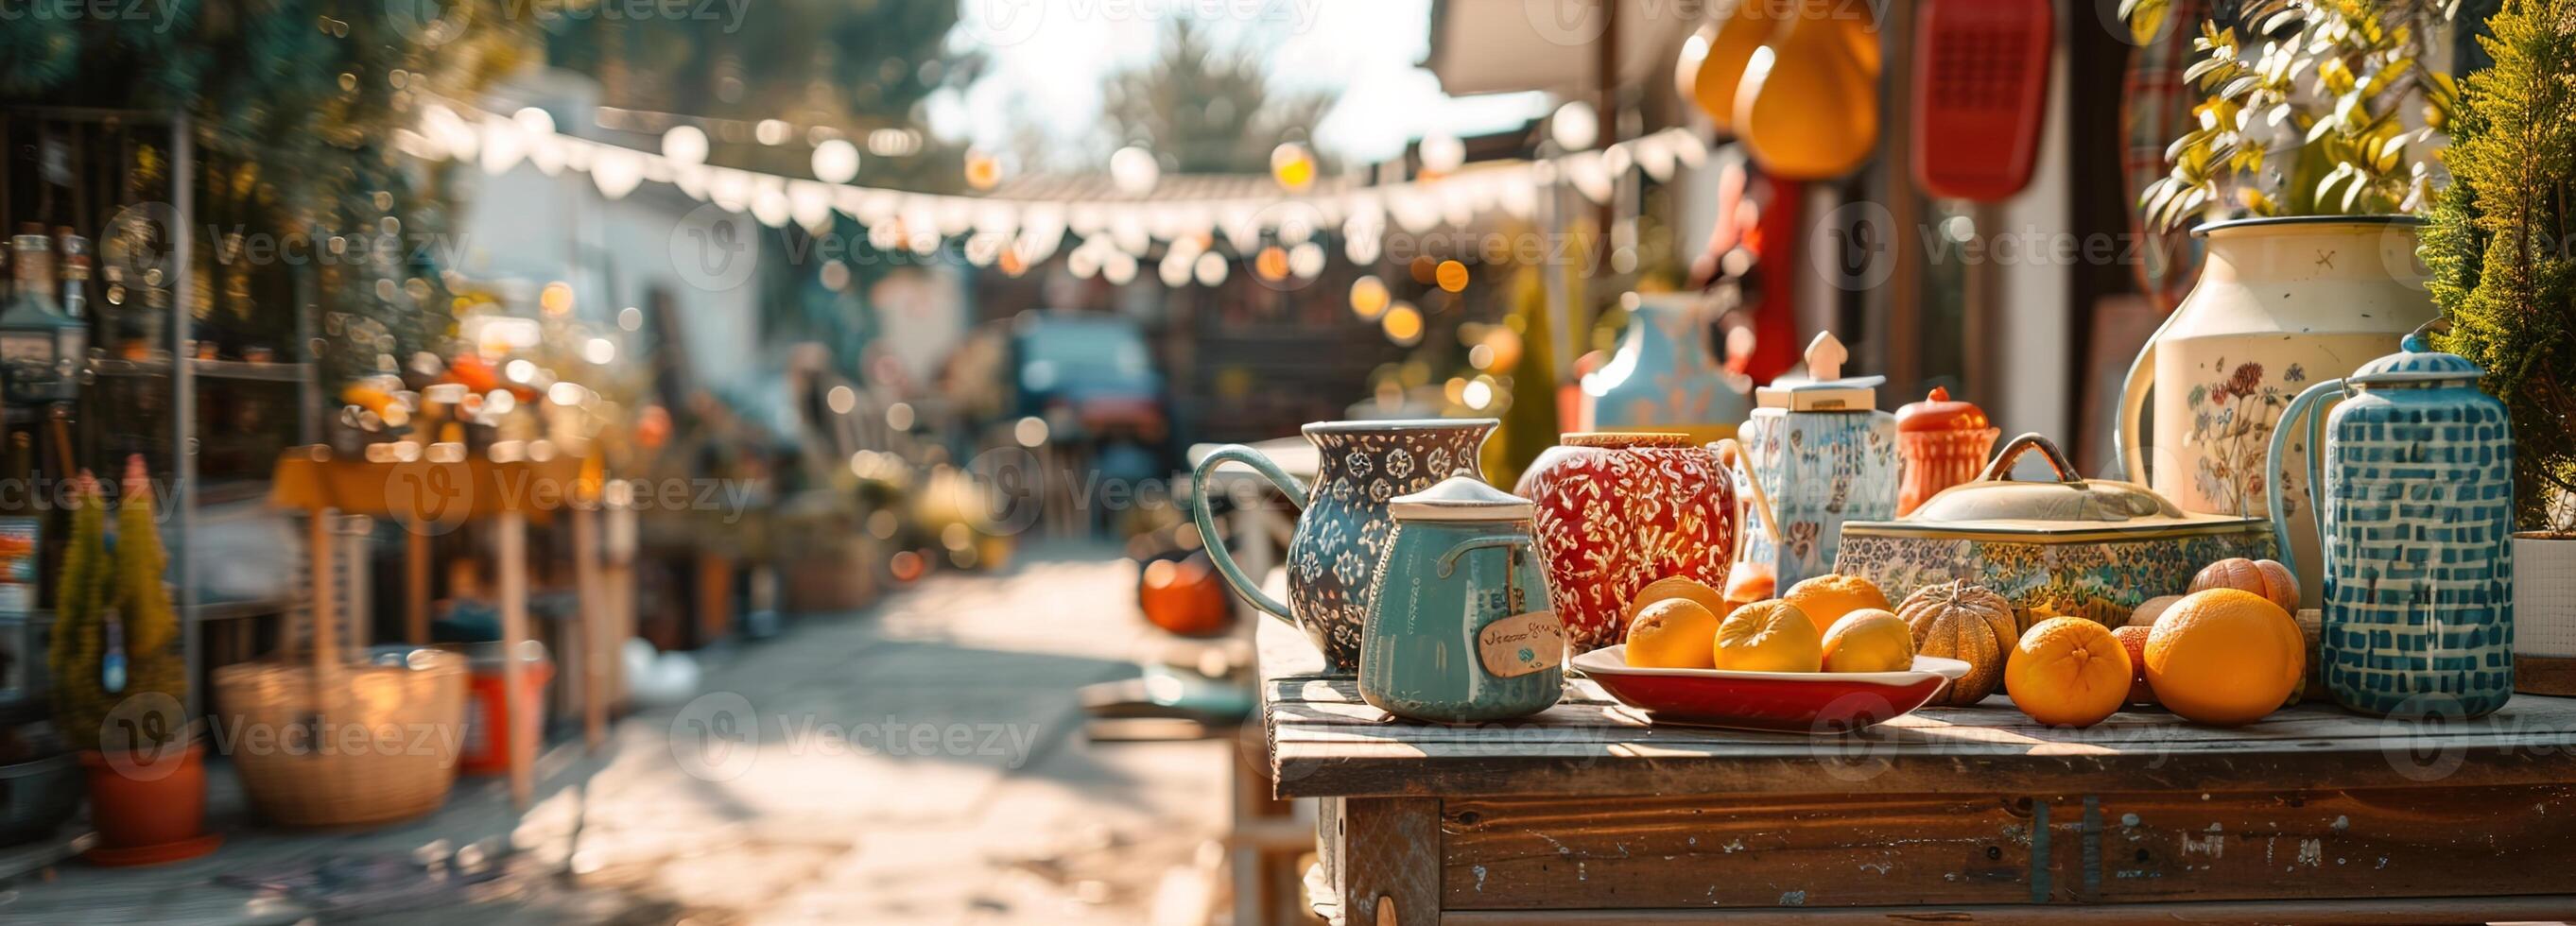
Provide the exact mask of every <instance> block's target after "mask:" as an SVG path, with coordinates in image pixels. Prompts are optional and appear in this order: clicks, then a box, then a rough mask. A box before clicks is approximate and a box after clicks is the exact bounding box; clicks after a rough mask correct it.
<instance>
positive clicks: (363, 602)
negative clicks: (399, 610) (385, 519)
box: [340, 514, 376, 658]
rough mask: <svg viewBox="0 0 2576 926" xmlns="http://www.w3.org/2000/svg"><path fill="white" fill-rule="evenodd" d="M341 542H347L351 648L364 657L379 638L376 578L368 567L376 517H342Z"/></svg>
mask: <svg viewBox="0 0 2576 926" xmlns="http://www.w3.org/2000/svg"><path fill="white" fill-rule="evenodd" d="M340 526H341V527H342V529H343V530H342V534H341V537H342V542H344V543H346V544H348V547H349V552H348V557H347V559H348V565H347V566H346V567H343V568H346V569H347V570H349V572H348V583H349V584H348V589H349V590H348V593H347V594H348V598H349V618H348V620H349V648H350V649H351V650H352V651H355V652H356V653H358V654H359V655H360V656H361V657H362V658H363V657H364V656H365V655H366V652H367V648H368V647H370V646H373V645H375V642H376V624H375V622H376V605H375V584H374V583H373V582H372V581H370V580H371V579H373V578H375V576H373V575H372V574H371V573H370V570H369V569H368V565H369V563H368V557H367V543H368V540H369V539H370V538H369V535H370V534H373V533H375V529H376V526H375V521H374V519H371V518H369V517H367V516H366V515H362V514H355V515H349V516H347V517H345V518H343V519H342V520H341V521H340Z"/></svg>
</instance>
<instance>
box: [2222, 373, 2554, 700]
mask: <svg viewBox="0 0 2576 926" xmlns="http://www.w3.org/2000/svg"><path fill="white" fill-rule="evenodd" d="M2484 372H2485V371H2483V370H2480V369H2478V367H2477V365H2476V364H2473V363H2470V362H2469V361H2468V360H2467V359H2465V358H2462V357H2460V356H2458V355H2456V354H2445V353H2438V352H2435V351H2432V350H2430V349H2428V348H2427V347H2426V345H2425V341H2424V332H2423V331H2422V330H2418V331H2417V332H2416V333H2414V334H2410V335H2407V336H2406V339H2405V340H2404V342H2403V349H2402V350H2400V351H2399V352H2397V353H2394V354H2390V355H2388V356H2385V357H2381V358H2379V359H2377V360H2373V361H2371V362H2369V363H2366V364H2363V365H2362V367H2361V369H2359V370H2356V371H2354V372H2353V374H2352V376H2350V377H2348V378H2345V379H2341V380H2327V381H2325V382H2322V383H2318V384H2316V385H2314V386H2311V387H2308V389H2307V390H2306V391H2304V392H2301V393H2299V395H2298V397H2297V398H2295V399H2292V400H2290V404H2289V405H2288V406H2287V407H2286V408H2284V409H2283V410H2282V412H2281V421H2280V426H2279V428H2278V429H2276V430H2275V431H2273V432H2272V447H2271V454H2270V459H2269V462H2270V464H2271V465H2272V466H2273V467H2274V469H2272V470H2270V471H2271V472H2278V471H2279V469H2278V467H2279V466H2280V465H2281V462H2282V460H2283V459H2284V455H2285V452H2286V449H2287V447H2288V445H2289V444H2290V442H2291V441H2292V440H2293V435H2294V434H2295V435H2298V437H2299V438H2304V441H2303V442H2304V443H2307V444H2308V445H2309V446H2322V447H2323V448H2324V451H2325V452H2323V453H2321V454H2311V455H2310V459H2311V460H2313V461H2317V463H2316V465H2318V466H2320V468H2321V469H2322V474H2311V477H2312V478H2310V479H2309V480H2308V486H2309V487H2310V488H2309V492H2310V493H2311V495H2312V496H2313V495H2314V494H2315V493H2317V492H2318V491H2319V488H2318V487H2320V486H2322V491H2323V497H2322V498H2314V497H2312V498H2311V499H2310V505H2309V509H2310V510H2312V511H2314V512H2316V516H2317V521H2318V536H2319V537H2320V538H2322V541H2323V542H2322V544H2321V546H2322V547H2323V551H2324V556H2325V568H2324V570H2323V575H2324V582H2325V588H2324V590H2323V591H2324V598H2323V601H2322V604H2323V614H2322V618H2323V623H2322V637H2321V641H2320V645H2321V646H2322V647H2323V652H2322V653H2321V654H2320V656H2321V659H2320V663H2321V665H2322V667H2323V669H2324V672H2325V683H2326V687H2327V688H2328V689H2329V690H2331V691H2332V692H2334V697H2335V700H2336V701H2337V702H2338V703H2341V704H2342V705H2343V706H2344V707H2346V708H2350V709H2352V710H2355V711H2360V712H2363V713H2368V714H2392V713H2407V714H2423V713H2433V712H2438V713H2441V714H2445V715H2451V716H2465V717H2475V716H2478V715H2481V714H2485V713H2488V712H2490V711H2493V710H2495V709H2496V708H2499V707H2503V706H2504V703H2505V700H2506V699H2507V698H2510V697H2512V696H2513V543H2512V538H2513V430H2512V428H2511V427H2510V426H2509V425H2508V424H2507V422H2506V420H2505V409H2504V403H2502V402H2499V401H2497V400H2496V399H2495V397H2493V396H2490V395H2487V394H2486V393H2484V392H2480V391H2479V390H2478V387H2477V381H2478V377H2479V376H2481V375H2482V374H2483V373H2484ZM2335 398H2340V399H2342V400H2343V401H2342V402H2341V403H2340V404H2337V405H2336V406H2335V407H2334V410H2333V411H2332V412H2330V413H2327V414H2324V415H2322V416H2319V417H2322V418H2324V419H2325V422H2324V425H2325V431H2326V433H2325V437H2324V439H2323V441H2322V442H2320V441H2318V440H2316V439H2315V435H2314V434H2312V433H2310V432H2312V431H2313V430H2314V428H2315V425H2314V423H2313V422H2310V423H2305V424H2303V423H2302V421H2301V417H2300V416H2301V415H2303V414H2308V413H2310V412H2313V411H2315V410H2316V409H2317V408H2319V407H2322V404H2323V402H2324V400H2327V399H2335ZM2268 494H2269V495H2270V502H2271V511H2272V523H2273V529H2274V530H2275V531H2277V532H2279V535H2280V536H2284V537H2286V536H2289V534H2288V531H2289V521H2288V519H2287V514H2286V512H2285V510H2284V509H2283V508H2282V506H2281V488H2280V484H2279V482H2278V481H2277V480H2274V481H2272V484H2271V485H2270V487H2269V490H2268ZM2292 555H2293V554H2292V553H2291V552H2290V551H2289V550H2287V549H2286V548H2285V549H2284V550H2283V551H2282V557H2283V559H2285V560H2287V559H2290V558H2291V557H2292ZM2288 565H2289V566H2290V567H2291V570H2292V571H2293V572H2296V571H2297V569H2298V564H2297V563H2296V562H2291V563H2289V564H2288Z"/></svg>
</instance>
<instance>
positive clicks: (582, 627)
mask: <svg viewBox="0 0 2576 926" xmlns="http://www.w3.org/2000/svg"><path fill="white" fill-rule="evenodd" d="M378 446H379V447H382V448H384V449H388V450H390V449H392V448H391V445H378ZM384 456H385V458H384V459H374V460H370V459H364V458H352V457H337V458H335V457H334V456H333V455H332V453H331V451H330V449H329V448H327V447H323V446H320V445H315V446H311V447H295V448H289V449H288V450H287V451H286V452H285V453H282V454H280V455H279V456H278V461H277V465H276V468H275V469H274V471H273V473H272V489H271V497H270V502H271V504H274V505H276V506H278V507H283V508H294V509H300V510H303V511H306V512H309V513H311V514H312V515H313V517H312V519H311V522H310V523H311V525H312V527H311V531H312V544H311V555H312V557H313V568H312V572H313V574H314V576H315V577H316V582H315V588H314V599H315V601H314V615H315V619H314V623H315V637H314V648H315V654H316V659H317V660H321V659H327V658H332V655H331V654H335V653H336V649H335V648H334V641H333V640H332V639H331V637H330V631H331V628H332V624H333V617H332V615H331V603H332V598H333V595H332V591H331V589H330V588H329V586H328V584H327V583H328V576H329V574H330V572H331V570H332V568H333V567H332V564H331V563H332V559H333V554H332V550H331V545H330V543H329V542H328V536H327V533H326V531H325V530H324V528H323V524H324V523H325V521H326V518H327V515H328V514H329V513H331V512H339V513H342V514H351V513H356V514H367V515H372V516H376V517H392V518H396V519H398V520H400V521H401V522H402V523H403V525H404V527H405V531H404V537H405V557H404V570H403V572H404V578H405V581H404V586H405V587H404V592H403V607H404V626H405V635H406V637H408V640H407V642H410V643H415V644H420V643H427V642H429V617H428V613H429V612H428V606H429V538H430V535H431V534H433V533H438V532H444V531H446V530H449V529H453V528H455V527H458V526H460V525H461V524H462V523H464V522H465V520H466V519H468V518H484V519H488V520H489V521H490V522H491V524H492V529H493V539H494V544H493V547H494V549H493V564H494V571H496V572H498V573H499V574H500V581H499V583H498V587H497V588H496V589H495V590H494V592H495V594H494V597H495V598H496V599H498V601H497V603H498V605H499V607H500V612H501V641H500V642H501V652H502V653H504V654H505V657H506V658H503V659H502V660H501V711H502V715H501V716H504V717H533V716H536V711H535V707H536V705H535V704H534V703H533V702H530V701H528V698H529V694H528V692H527V689H526V687H525V686H524V685H523V684H521V682H520V673H522V672H525V671H527V669H526V667H525V666H524V665H522V664H521V661H520V660H519V659H517V658H515V655H516V654H517V653H518V652H519V648H520V644H521V643H522V642H523V641H525V640H527V639H528V638H529V636H530V633H529V629H528V553H527V530H528V521H529V519H530V518H532V517H533V518H552V517H555V516H557V515H558V514H560V515H562V516H565V517H568V518H569V519H570V520H571V522H572V529H573V549H574V572H575V576H576V581H575V584H576V588H577V590H578V595H577V597H578V599H579V601H578V603H577V606H576V608H575V612H576V613H575V618H574V625H575V643H574V645H572V646H568V647H565V648H564V649H565V652H563V653H562V654H560V655H561V657H562V658H563V659H564V661H565V663H566V664H567V667H568V670H569V671H568V673H567V674H569V675H571V676H572V677H574V678H577V679H579V680H580V686H581V691H582V708H583V711H582V726H583V736H584V741H585V742H586V743H587V744H588V745H589V747H590V748H591V749H593V750H596V749H597V748H598V747H599V745H600V744H601V743H602V742H604V741H605V739H606V728H607V703H608V701H609V700H610V698H611V692H613V691H615V690H616V689H615V687H614V685H615V683H616V682H615V677H614V676H613V675H612V674H610V673H611V672H612V671H613V669H612V667H613V666H617V665H621V664H622V661H621V659H620V657H619V654H618V652H617V647H618V646H620V645H622V641H623V640H624V638H623V637H618V636H613V631H612V630H611V629H610V628H608V627H606V626H605V625H607V624H610V623H613V621H611V620H610V619H608V618H606V617H604V616H603V615H604V614H605V609H604V607H603V602H602V599H603V598H605V597H606V593H605V591H604V589H605V588H606V584H607V583H606V581H605V579H604V578H603V577H602V575H601V559H602V556H601V550H600V546H601V544H600V537H599V523H598V521H597V514H598V512H597V509H598V508H600V507H603V506H602V505H600V504H597V502H598V501H599V500H600V497H601V495H602V494H603V493H602V491H601V486H600V484H599V483H600V481H601V480H600V479H599V478H598V475H597V473H596V472H595V471H594V470H591V469H589V468H587V467H585V465H584V461H583V460H582V459H580V458H577V457H572V456H568V455H559V454H552V453H548V454H545V455H543V458H541V459H537V458H531V457H530V454H529V445H527V444H524V443H521V442H517V441H509V442H503V443H500V444H496V445H494V446H492V447H490V448H488V452H487V453H486V454H483V455H474V454H469V453H467V452H466V448H465V447H464V446H463V445H461V444H432V445H429V446H428V447H426V448H424V449H420V450H418V451H417V452H416V453H414V454H413V455H410V456H406V457H400V458H395V457H393V456H392V455H390V454H385V455H384ZM613 488H614V490H615V491H614V492H611V493H608V494H610V495H611V496H612V498H611V499H610V500H609V503H608V504H607V505H606V506H605V507H608V508H609V510H611V511H612V512H617V511H621V510H623V509H625V508H626V507H628V506H627V505H626V504H624V503H623V500H625V499H626V498H627V497H628V496H630V495H631V492H629V491H628V490H627V488H626V487H624V486H622V485H621V486H615V487H613ZM612 529H615V526H614V525H612ZM624 530H625V531H626V533H627V535H628V536H631V535H632V528H631V527H627V528H624ZM613 542H614V541H612V543H613ZM627 543H628V548H629V549H630V550H631V545H632V542H631V540H630V541H627ZM357 622H358V623H360V624H362V625H363V624H364V622H365V617H364V616H363V615H361V616H360V617H359V619H358V621H357ZM317 664H318V663H317ZM537 726H538V725H537V724H534V723H513V724H510V725H509V733H510V736H511V740H512V742H511V743H509V744H508V748H507V749H505V750H504V752H505V753H506V758H507V760H508V762H509V769H510V798H511V801H512V803H514V804H515V805H516V806H518V807H519V808H520V809H522V810H524V809H526V808H527V807H528V805H529V804H530V803H531V802H532V801H533V800H534V798H535V794H536V771H535V762H536V754H537V748H538V736H539V733H540V732H541V731H539V730H538V729H537Z"/></svg>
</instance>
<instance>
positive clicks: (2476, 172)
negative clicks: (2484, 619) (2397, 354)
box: [2422, 0, 2576, 531]
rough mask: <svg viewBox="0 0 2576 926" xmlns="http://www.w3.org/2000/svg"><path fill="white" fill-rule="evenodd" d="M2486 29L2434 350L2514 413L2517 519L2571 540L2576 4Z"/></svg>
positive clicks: (2440, 251) (2438, 284) (2446, 216)
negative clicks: (2459, 362)
mask: <svg viewBox="0 0 2576 926" xmlns="http://www.w3.org/2000/svg"><path fill="white" fill-rule="evenodd" d="M2487 25H2488V28H2489V30H2490V33H2491V34H2490V35H2487V36H2482V37H2480V40H2479V42H2480V44H2481V45H2482V46H2484V48H2485V49H2486V52H2487V54H2488V55H2489V56H2490V57H2491V58H2492V59H2493V61H2494V64H2493V65H2491V66H2489V67H2487V68H2485V69H2482V70H2479V71H2477V72H2476V73H2473V74H2471V75H2469V77H2468V80H2467V81H2466V84H2465V86H2464V87H2463V88H2462V92H2461V99H2460V106H2459V118H2458V120H2457V122H2456V124H2455V125H2454V127H2453V129H2452V132H2453V136H2452V142H2451V147H2450V148H2449V150H2448V151H2446V152H2445V153H2444V154H2443V155H2442V158H2443V161H2444V162H2445V164H2446V166H2447V167H2449V169H2450V173H2451V185H2450V187H2448V188H2447V189H2446V190H2444V191H2443V194H2442V196H2441V197H2440V199H2439V201H2438V202H2436V203H2435V205H2434V208H2433V213H2432V224H2431V225H2430V226H2429V227H2428V228H2426V229H2425V232H2424V246H2423V251H2422V253H2423V256H2424V260H2425V263H2426V265H2427V266H2429V267H2430V268H2431V269H2432V283H2431V289H2432V293H2433V299H2434V301H2435V302H2437V303H2440V305H2441V306H2442V309H2443V311H2444V313H2445V314H2446V315H2447V316H2448V317H2449V319H2450V321H2451V329H2450V331H2449V332H2448V333H2447V334H2444V335H2442V336H2441V337H2440V338H2439V339H2438V341H2437V346H2439V347H2440V348H2441V349H2443V350H2448V351H2451V352H2453V353H2457V354H2459V355H2461V356H2463V357H2466V358H2468V359H2469V360H2471V361H2473V362H2475V363H2477V364H2478V365H2479V366H2481V367H2484V368H2485V369H2486V376H2485V378H2484V379H2483V380H2482V381H2481V384H2482V385H2483V386H2484V387H2485V388H2486V389H2487V391H2489V392H2491V393H2494V394H2495V395H2496V396H2497V397H2498V398H2500V399H2503V400H2504V402H2505V405H2506V407H2507V409H2508V410H2509V412H2510V414H2511V415H2512V421H2513V429H2514V437H2515V443H2516V449H2515V459H2514V464H2515V468H2516V473H2515V479H2516V483H2517V484H2516V486H2515V490H2516V494H2515V497H2516V499H2517V500H2518V502H2519V504H2520V507H2521V511H2520V512H2519V513H2518V520H2519V521H2520V523H2521V524H2522V525H2523V526H2524V527H2526V528H2531V529H2541V528H2548V529H2555V530H2559V531H2576V512H2570V511H2569V510H2568V507H2567V505H2566V502H2565V498H2566V496H2567V495H2568V494H2569V493H2571V492H2576V392H2571V389H2576V366H2571V365H2570V363H2569V361H2568V358H2569V357H2570V356H2576V256H2571V254H2570V252H2569V239H2568V234H2569V222H2570V220H2571V218H2572V217H2571V214H2570V212H2571V208H2576V207H2571V203H2570V201H2569V196H2570V193H2571V191H2570V190H2569V184H2570V183H2571V182H2576V0H2507V2H2506V3H2505V4H2504V5H2503V8H2502V9H2501V10H2500V11H2498V12H2497V14H2496V15H2495V17H2494V18H2492V19H2490V20H2488V23H2487ZM2553 506H2554V513H2553Z"/></svg>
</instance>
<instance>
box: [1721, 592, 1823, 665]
mask: <svg viewBox="0 0 2576 926" xmlns="http://www.w3.org/2000/svg"><path fill="white" fill-rule="evenodd" d="M1712 656H1713V657H1714V658H1713V659H1712V661H1713V662H1714V663H1715V664H1716V666H1717V668H1720V669H1734V670H1737V671H1741V672H1814V671H1817V670H1819V669H1822V668H1824V665H1825V645H1824V641H1823V639H1822V638H1821V637H1819V636H1818V635H1817V633H1816V623H1815V621H1813V620H1810V619H1808V617H1807V612H1804V611H1800V610H1798V606H1797V605H1793V604H1790V603H1788V602H1785V601H1780V600H1777V599H1774V600H1771V601H1756V602H1754V603H1752V604H1748V605H1745V606H1743V607H1741V608H1737V609H1735V612H1734V613H1732V614H1728V615H1727V616H1726V618H1725V619H1724V620H1721V621H1719V622H1718V624H1717V643H1716V647H1715V652H1714V653H1713V654H1712Z"/></svg>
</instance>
